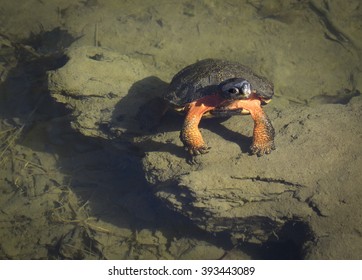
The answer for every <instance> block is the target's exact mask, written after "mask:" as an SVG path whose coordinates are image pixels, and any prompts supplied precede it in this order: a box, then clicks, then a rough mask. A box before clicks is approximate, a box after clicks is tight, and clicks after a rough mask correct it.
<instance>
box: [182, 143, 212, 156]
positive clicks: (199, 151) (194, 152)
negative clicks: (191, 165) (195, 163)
mask: <svg viewBox="0 0 362 280" xmlns="http://www.w3.org/2000/svg"><path fill="white" fill-rule="evenodd" d="M210 149H211V148H210V147H207V146H206V145H204V146H201V147H187V146H185V150H186V151H188V152H189V154H190V155H191V156H193V157H194V156H198V155H203V154H207V153H208V152H209V150H210Z"/></svg>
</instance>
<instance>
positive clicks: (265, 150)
mask: <svg viewBox="0 0 362 280" xmlns="http://www.w3.org/2000/svg"><path fill="white" fill-rule="evenodd" d="M250 113H251V117H252V118H253V120H254V133H253V144H252V145H251V147H250V149H251V152H252V153H253V154H256V155H258V156H261V155H263V154H270V153H271V151H272V150H275V144H274V135H275V132H274V128H273V126H272V124H271V122H270V120H269V118H268V116H267V115H266V114H265V112H264V111H263V109H262V108H261V107H259V108H256V109H254V110H251V111H250Z"/></svg>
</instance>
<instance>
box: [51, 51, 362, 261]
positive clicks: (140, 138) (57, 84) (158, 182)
mask: <svg viewBox="0 0 362 280" xmlns="http://www.w3.org/2000/svg"><path fill="white" fill-rule="evenodd" d="M66 56H67V57H68V62H67V63H66V64H65V65H64V66H63V67H62V68H60V69H58V70H54V71H51V72H49V89H50V91H51V94H52V96H53V97H54V98H55V99H56V100H57V101H58V102H61V103H64V104H66V106H67V107H68V108H70V109H71V113H72V115H73V121H72V127H73V128H75V129H76V130H78V131H79V132H80V133H82V134H84V135H86V136H92V137H98V138H103V139H121V140H122V139H127V141H131V142H133V144H136V145H138V147H139V148H140V149H141V150H142V151H143V153H144V155H145V156H144V157H143V159H142V165H143V169H144V173H145V177H146V179H147V181H148V182H149V183H150V184H151V186H152V187H153V188H154V195H155V196H156V197H158V198H159V199H160V201H161V202H162V203H163V204H165V205H167V207H168V208H170V209H171V210H172V211H174V212H178V213H180V214H181V215H183V216H185V217H187V218H188V219H190V220H191V221H192V222H193V223H194V224H195V225H197V226H198V227H199V228H201V229H203V230H205V231H207V232H210V233H212V234H218V233H223V234H226V235H229V236H231V240H233V241H234V242H240V241H245V242H248V243H249V244H250V243H255V244H262V243H264V244H267V243H268V242H292V243H293V244H295V245H296V248H298V250H299V249H301V248H302V247H304V250H305V252H304V253H303V256H306V257H307V258H359V257H360V252H361V251H362V250H360V249H361V248H359V247H358V246H355V245H353V244H356V240H359V244H362V242H361V241H362V240H361V234H360V233H361V232H362V226H361V225H362V215H360V214H359V212H356V211H355V209H358V207H359V205H360V198H361V196H362V190H361V189H360V182H361V181H362V175H361V173H360V170H359V169H360V166H362V159H361V158H362V157H361V152H362V150H361V147H360V143H361V140H362V139H361V138H362V127H361V126H360V119H361V117H362V116H361V114H362V98H361V97H360V96H358V94H355V95H357V96H355V97H353V96H354V95H351V97H350V100H349V101H348V102H344V103H346V104H325V105H319V106H318V107H317V106H315V107H307V106H300V105H299V106H296V105H292V104H291V102H289V101H288V100H285V99H283V98H281V97H276V98H275V99H276V100H275V101H274V102H273V103H272V104H274V105H270V106H268V107H267V108H266V111H267V113H268V115H269V117H270V119H271V120H272V123H273V125H274V127H275V130H276V139H275V144H276V147H277V150H276V151H273V152H272V153H271V154H270V155H266V156H263V157H257V156H251V155H250V154H249V151H250V149H249V146H250V144H251V141H252V133H253V121H252V119H251V117H250V116H243V117H242V116H240V117H232V118H230V119H227V120H220V119H219V120H218V119H212V120H203V121H202V122H201V127H200V129H201V133H202V134H203V136H204V139H205V140H206V142H207V144H208V145H209V146H211V147H212V149H211V150H210V152H209V153H208V154H205V155H202V156H198V157H197V158H196V160H195V162H194V163H193V164H190V163H189V162H188V160H187V153H186V152H185V151H184V149H183V147H182V143H181V141H180V139H179V133H180V132H179V131H180V129H181V125H182V121H183V118H182V117H180V116H175V115H172V113H168V114H167V115H166V116H165V117H164V118H163V120H162V122H161V124H160V125H159V127H158V128H157V129H156V131H155V133H153V134H152V133H151V134H150V133H149V132H147V133H145V131H143V130H142V129H141V128H142V125H140V124H139V121H138V120H137V117H136V116H137V113H138V111H139V110H140V108H142V109H141V110H143V109H144V108H146V107H148V106H149V105H150V100H151V99H152V100H153V99H154V98H155V97H157V96H160V94H162V92H163V90H164V89H165V86H166V83H164V82H162V81H161V80H160V79H158V78H156V77H154V76H151V75H155V73H156V72H155V71H156V70H155V69H154V67H152V66H150V65H145V64H143V63H142V62H141V61H140V60H137V59H134V58H131V57H128V56H126V55H120V54H117V53H114V52H112V51H109V50H106V49H102V48H96V47H81V48H72V49H70V50H69V51H68V53H67V54H66ZM156 74H157V73H156ZM273 106H274V107H273ZM151 117H152V115H150V116H149V118H151ZM147 118H148V117H147ZM147 118H146V119H143V121H147ZM146 134H147V135H146ZM135 136H137V137H135ZM111 143H115V142H111ZM340 236H343V238H339V237H340ZM337 240H338V244H336V242H337ZM344 248H348V249H344ZM301 254H302V253H301Z"/></svg>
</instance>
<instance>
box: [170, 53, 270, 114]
mask: <svg viewBox="0 0 362 280" xmlns="http://www.w3.org/2000/svg"><path fill="white" fill-rule="evenodd" d="M231 78H243V79H245V80H247V81H248V82H249V83H250V84H251V85H252V88H253V89H254V90H256V92H257V94H258V95H259V96H260V97H262V98H263V99H265V100H268V99H271V98H272V97H273V94H274V90H273V84H272V83H271V82H269V81H268V80H267V79H266V78H264V77H262V76H259V75H257V74H255V73H254V72H253V71H252V70H251V69H250V68H248V67H246V66H244V65H241V64H239V63H236V62H230V61H226V60H219V59H204V60H200V61H198V62H196V63H194V64H191V65H189V66H187V67H185V68H184V69H182V70H181V71H180V72H178V73H177V74H176V75H175V76H174V77H173V79H172V81H171V83H170V85H169V86H168V89H167V90H166V92H165V94H164V98H165V100H167V101H168V102H169V103H171V104H172V105H174V106H177V107H182V106H184V105H186V104H187V103H190V102H192V101H195V100H197V99H199V98H201V97H205V96H207V95H212V94H215V92H218V91H219V90H220V88H219V84H220V83H222V82H223V81H225V80H228V79H231Z"/></svg>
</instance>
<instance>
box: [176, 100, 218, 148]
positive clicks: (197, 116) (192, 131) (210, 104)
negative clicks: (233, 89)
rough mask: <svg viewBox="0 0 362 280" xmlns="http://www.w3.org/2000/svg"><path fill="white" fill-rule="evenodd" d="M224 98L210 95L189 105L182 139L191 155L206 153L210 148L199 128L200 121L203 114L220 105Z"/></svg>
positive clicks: (181, 135)
mask: <svg viewBox="0 0 362 280" xmlns="http://www.w3.org/2000/svg"><path fill="white" fill-rule="evenodd" d="M222 102H223V99H222V98H221V97H220V96H218V95H210V96H206V97H203V98H200V99H198V100H196V101H194V102H191V103H189V104H188V105H187V107H186V108H185V110H186V111H187V113H186V117H185V121H184V124H183V126H182V130H181V134H180V139H181V141H182V143H183V144H184V146H185V149H186V150H187V151H188V152H189V153H190V154H191V155H199V154H205V153H207V152H208V150H209V148H208V147H207V145H206V144H205V142H204V140H203V138H202V135H201V132H200V130H199V123H200V120H201V118H202V116H203V115H204V114H205V113H206V112H208V111H211V110H213V109H215V107H216V106H218V105H220V103H222Z"/></svg>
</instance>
